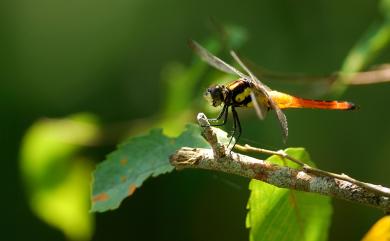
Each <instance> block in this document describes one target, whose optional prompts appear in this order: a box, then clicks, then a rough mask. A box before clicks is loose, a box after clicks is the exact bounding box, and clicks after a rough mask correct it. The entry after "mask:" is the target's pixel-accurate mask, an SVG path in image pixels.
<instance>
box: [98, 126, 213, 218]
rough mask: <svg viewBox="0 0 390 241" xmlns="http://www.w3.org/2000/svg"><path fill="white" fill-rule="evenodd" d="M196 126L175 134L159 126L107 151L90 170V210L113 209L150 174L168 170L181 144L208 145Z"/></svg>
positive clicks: (154, 175) (192, 145) (102, 210)
mask: <svg viewBox="0 0 390 241" xmlns="http://www.w3.org/2000/svg"><path fill="white" fill-rule="evenodd" d="M207 145H208V144H207V142H206V141H205V140H203V138H202V137H201V135H200V131H199V127H198V126H195V125H188V126H187V130H186V131H185V132H183V133H182V134H181V135H180V136H179V137H177V138H170V137H167V136H165V135H163V134H162V130H161V129H155V130H152V131H151V132H150V133H149V134H148V135H145V136H141V137H135V138H130V139H129V140H127V141H126V142H124V143H123V144H121V145H119V147H118V149H117V150H116V151H114V152H112V153H111V154H110V155H108V157H107V159H106V160H105V161H103V162H102V163H100V164H99V165H98V166H97V168H96V170H95V172H94V173H93V180H94V181H93V186H92V210H91V211H93V212H104V211H107V210H110V209H111V210H112V209H116V208H118V207H119V205H120V203H121V202H122V200H123V199H125V198H126V197H127V196H130V195H132V194H133V193H134V191H135V190H136V189H137V188H139V187H140V186H141V185H142V183H143V182H144V181H145V180H146V179H148V178H149V177H156V176H158V175H161V174H164V173H168V172H171V171H172V170H173V168H174V167H173V166H171V165H170V163H169V156H170V155H171V154H173V153H174V152H175V151H176V150H177V149H179V148H180V147H183V146H189V147H207Z"/></svg>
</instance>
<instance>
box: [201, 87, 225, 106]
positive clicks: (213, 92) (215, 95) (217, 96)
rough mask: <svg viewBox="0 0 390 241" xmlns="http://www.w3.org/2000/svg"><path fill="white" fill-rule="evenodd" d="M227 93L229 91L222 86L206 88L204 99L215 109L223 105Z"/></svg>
mask: <svg viewBox="0 0 390 241" xmlns="http://www.w3.org/2000/svg"><path fill="white" fill-rule="evenodd" d="M228 91H229V90H228V89H227V88H226V87H225V86H224V85H215V86H211V87H209V88H207V91H206V93H205V94H204V97H205V99H206V100H207V101H208V102H209V103H210V105H212V106H214V107H217V106H220V105H221V104H223V103H225V99H226V96H227V93H228Z"/></svg>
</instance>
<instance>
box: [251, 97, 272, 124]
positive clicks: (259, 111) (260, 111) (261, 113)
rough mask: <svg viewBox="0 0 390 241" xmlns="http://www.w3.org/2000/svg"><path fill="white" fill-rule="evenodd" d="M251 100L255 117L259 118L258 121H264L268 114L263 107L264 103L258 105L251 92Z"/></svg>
mask: <svg viewBox="0 0 390 241" xmlns="http://www.w3.org/2000/svg"><path fill="white" fill-rule="evenodd" d="M251 99H252V103H253V107H254V108H255V110H256V114H257V116H258V117H259V118H260V120H264V119H265V117H266V115H267V112H268V110H267V107H266V106H265V105H264V103H259V101H258V100H257V96H256V94H255V93H254V92H253V91H252V92H251Z"/></svg>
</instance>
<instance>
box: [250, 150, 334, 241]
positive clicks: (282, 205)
mask: <svg viewBox="0 0 390 241" xmlns="http://www.w3.org/2000/svg"><path fill="white" fill-rule="evenodd" d="M286 152H287V153H288V154H289V155H290V156H293V157H295V158H297V159H299V160H301V161H303V162H305V163H308V164H310V165H313V164H312V163H311V161H310V158H309V155H308V154H307V152H306V151H305V150H304V149H303V148H289V149H287V150H286ZM267 161H270V162H273V163H275V162H276V163H278V164H283V160H281V159H280V158H279V157H277V156H272V157H270V158H268V159H267ZM249 189H250V190H251V195H250V198H249V201H248V209H249V212H248V214H247V219H246V226H247V228H250V234H249V235H250V239H249V240H251V241H260V240H267V241H272V240H277V241H283V240H286V241H287V240H288V241H294V240H297V241H298V240H299V241H322V240H327V237H328V229H329V225H330V218H331V214H332V207H331V202H330V201H331V200H330V198H329V197H325V196H320V195H317V194H312V193H305V192H298V191H291V190H289V189H283V188H278V187H274V186H272V185H269V184H267V183H264V182H261V181H257V180H252V181H251V182H250V184H249Z"/></svg>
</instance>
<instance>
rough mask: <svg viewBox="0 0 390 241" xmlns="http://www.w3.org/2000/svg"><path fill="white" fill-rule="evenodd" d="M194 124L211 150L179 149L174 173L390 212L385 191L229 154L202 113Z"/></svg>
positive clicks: (174, 158) (172, 159)
mask: <svg viewBox="0 0 390 241" xmlns="http://www.w3.org/2000/svg"><path fill="white" fill-rule="evenodd" d="M198 122H199V124H200V125H201V126H202V127H204V133H203V136H204V137H205V139H206V140H207V141H208V142H209V144H210V145H211V147H212V149H204V148H189V147H182V148H181V149H179V150H177V151H176V153H175V154H173V155H172V156H171V157H170V162H171V164H172V165H173V166H175V167H176V168H177V169H184V168H199V169H207V170H214V171H220V172H225V173H230V174H235V175H239V176H243V177H247V178H251V179H257V180H260V181H263V182H266V183H269V184H271V185H274V186H277V187H280V188H289V189H295V190H299V191H305V192H313V193H318V194H322V195H326V196H331V197H335V198H339V199H344V200H347V201H351V202H355V203H360V204H364V205H368V206H371V207H375V208H378V209H381V210H384V211H386V212H390V197H389V195H390V189H389V188H385V187H381V186H378V185H373V184H368V183H365V184H366V186H361V185H359V183H363V182H360V181H356V180H355V181H356V182H355V183H353V182H350V181H348V180H345V179H347V178H345V177H348V176H346V175H343V174H342V175H339V177H341V178H337V177H334V176H332V175H330V176H329V175H328V172H326V171H323V170H319V169H314V170H315V171H313V170H312V169H311V168H308V166H307V165H306V164H304V165H305V167H304V168H302V170H297V169H294V168H290V167H286V166H279V165H276V164H272V163H269V162H266V161H264V160H260V159H256V158H253V157H250V156H246V155H242V154H238V153H235V152H230V151H229V150H227V149H226V148H225V147H224V145H223V144H221V143H220V142H219V141H218V139H217V136H216V134H215V132H214V131H213V129H212V128H211V127H210V126H209V125H207V124H208V121H207V117H206V116H205V115H204V114H203V113H200V114H199V115H198ZM270 152H272V151H270ZM270 154H271V153H270ZM272 154H277V152H275V153H272ZM279 155H282V156H283V153H280V152H279ZM284 157H286V156H284ZM286 158H287V157H286ZM298 161H299V160H298ZM334 175H338V174H334ZM348 178H350V177H348ZM351 180H354V179H352V178H351ZM367 187H375V188H367Z"/></svg>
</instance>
